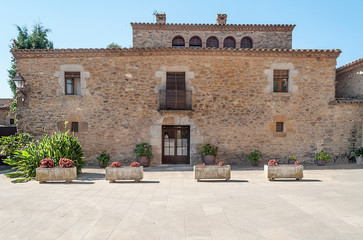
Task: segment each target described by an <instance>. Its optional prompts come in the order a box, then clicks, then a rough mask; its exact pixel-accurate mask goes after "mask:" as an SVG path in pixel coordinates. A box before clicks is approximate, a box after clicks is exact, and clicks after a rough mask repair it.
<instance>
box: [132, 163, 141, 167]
mask: <svg viewBox="0 0 363 240" xmlns="http://www.w3.org/2000/svg"><path fill="white" fill-rule="evenodd" d="M130 167H140V163H138V162H132V163H131V164H130Z"/></svg>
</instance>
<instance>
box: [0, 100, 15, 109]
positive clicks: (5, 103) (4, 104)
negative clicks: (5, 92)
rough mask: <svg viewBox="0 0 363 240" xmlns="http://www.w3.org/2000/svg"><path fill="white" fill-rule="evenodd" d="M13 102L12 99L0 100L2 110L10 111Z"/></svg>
mask: <svg viewBox="0 0 363 240" xmlns="http://www.w3.org/2000/svg"><path fill="white" fill-rule="evenodd" d="M12 102H13V99H12V98H0V109H9V108H10V105H11V103H12Z"/></svg>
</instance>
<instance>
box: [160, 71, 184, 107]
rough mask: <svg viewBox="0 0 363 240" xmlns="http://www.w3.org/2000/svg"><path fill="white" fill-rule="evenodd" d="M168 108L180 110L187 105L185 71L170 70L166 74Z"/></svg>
mask: <svg viewBox="0 0 363 240" xmlns="http://www.w3.org/2000/svg"><path fill="white" fill-rule="evenodd" d="M165 98H166V99H165V100H166V102H165V104H166V109H168V110H179V109H182V110H183V109H185V106H186V88H185V72H168V73H167V75H166V97H165Z"/></svg>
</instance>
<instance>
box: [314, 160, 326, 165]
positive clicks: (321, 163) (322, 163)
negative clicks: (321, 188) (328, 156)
mask: <svg viewBox="0 0 363 240" xmlns="http://www.w3.org/2000/svg"><path fill="white" fill-rule="evenodd" d="M316 164H317V165H318V166H325V160H316Z"/></svg>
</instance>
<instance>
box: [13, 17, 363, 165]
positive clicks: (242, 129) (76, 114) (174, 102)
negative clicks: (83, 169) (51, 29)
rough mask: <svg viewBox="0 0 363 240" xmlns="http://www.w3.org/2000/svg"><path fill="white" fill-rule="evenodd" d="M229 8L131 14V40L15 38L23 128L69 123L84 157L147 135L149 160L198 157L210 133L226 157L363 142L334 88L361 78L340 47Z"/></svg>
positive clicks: (350, 104)
mask: <svg viewBox="0 0 363 240" xmlns="http://www.w3.org/2000/svg"><path fill="white" fill-rule="evenodd" d="M226 20H227V16H226V15H218V17H217V24H168V23H166V15H163V14H162V15H157V22H156V23H132V24H131V25H132V28H133V44H134V48H131V49H53V50H12V53H13V55H14V57H15V59H16V65H17V71H18V73H20V74H21V75H22V76H23V78H24V79H25V89H24V91H23V92H24V93H25V96H21V97H22V99H24V101H23V103H22V104H21V105H19V107H18V112H17V119H18V130H19V131H20V132H30V133H32V134H34V135H37V136H43V135H44V134H51V133H53V132H55V131H65V130H67V129H68V130H71V131H72V134H74V135H75V136H77V137H78V138H79V140H80V142H81V144H82V146H83V149H84V151H85V156H86V160H87V161H88V163H89V164H94V163H95V158H96V156H98V155H99V154H100V153H101V152H102V151H107V152H109V153H110V154H111V158H112V160H118V161H121V162H124V163H129V162H131V161H134V160H135V155H134V153H133V149H134V147H135V144H137V143H140V142H143V141H145V142H149V143H151V144H152V146H153V158H152V162H151V164H152V165H160V164H166V163H186V164H195V163H198V162H200V161H201V157H200V154H199V151H200V147H201V145H202V144H203V143H206V142H211V143H212V144H216V145H218V146H219V148H220V151H219V154H218V157H217V159H218V160H223V161H225V162H227V163H232V164H245V163H248V162H247V160H246V157H245V155H246V154H247V153H249V152H251V151H252V150H254V149H259V150H260V151H261V152H262V153H263V155H264V161H267V160H269V159H271V158H275V159H277V160H279V161H286V160H287V157H288V156H289V155H296V156H297V157H298V158H299V160H300V161H302V162H311V161H312V160H313V157H314V155H315V153H316V152H318V151H320V150H326V151H329V152H331V153H332V154H333V156H334V161H347V158H346V156H347V155H349V153H350V151H351V150H352V149H353V148H355V147H357V146H361V145H362V119H363V107H362V105H363V101H362V100H361V99H359V98H358V95H357V94H354V96H353V95H350V94H351V91H343V90H339V88H348V87H346V86H348V85H350V84H357V86H355V87H354V86H353V87H352V88H357V87H360V88H362V80H361V78H360V82H359V81H358V80H357V81H355V82H354V83H352V81H349V80H347V81H343V80H342V81H339V79H337V82H336V59H337V57H338V56H339V54H340V52H341V51H340V50H335V49H334V50H317V49H312V50H307V49H292V31H293V29H294V27H295V26H294V25H249V24H242V25H240V24H226ZM338 76H339V75H338ZM359 76H360V77H361V76H362V75H359ZM336 83H337V84H336ZM336 96H339V98H336ZM353 97H354V98H353ZM65 121H68V122H69V123H70V124H68V125H66V126H65V125H64V122H65Z"/></svg>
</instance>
